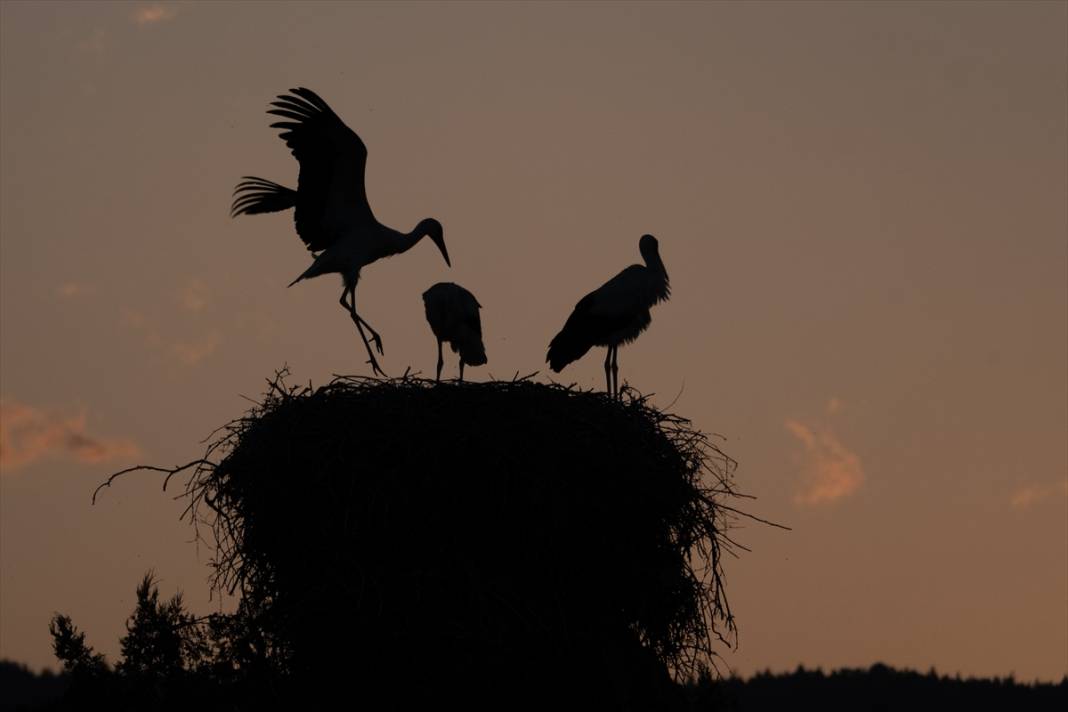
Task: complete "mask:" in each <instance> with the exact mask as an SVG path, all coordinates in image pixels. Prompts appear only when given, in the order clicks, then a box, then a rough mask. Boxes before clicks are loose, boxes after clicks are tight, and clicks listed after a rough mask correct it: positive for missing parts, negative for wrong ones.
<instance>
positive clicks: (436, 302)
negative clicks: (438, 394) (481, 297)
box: [423, 282, 486, 381]
mask: <svg viewBox="0 0 1068 712" xmlns="http://www.w3.org/2000/svg"><path fill="white" fill-rule="evenodd" d="M423 305H424V306H425V307H426V320H427V321H428V322H430V330H431V331H433V332H434V336H435V337H437V340H438V372H437V375H436V376H435V377H434V380H435V381H440V380H441V366H442V364H444V363H445V361H444V359H443V358H442V357H441V343H442V342H443V341H448V342H449V345H450V346H452V352H453V353H459V354H460V380H461V381H462V380H464V364H467V365H469V366H481V365H482V364H484V363H486V347H485V346H483V344H482V321H481V320H480V319H479V316H478V310H479V309H481V308H482V305H481V304H479V303H478V300H477V299H475V295H474V294H471V292H469V291H467V290H466V289H464V288H463V287H461V286H460V285H458V284H453V283H452V282H438V283H437V284H435V285H434V286H433V287H431V288H430V289H428V290H426V291H425V292H423Z"/></svg>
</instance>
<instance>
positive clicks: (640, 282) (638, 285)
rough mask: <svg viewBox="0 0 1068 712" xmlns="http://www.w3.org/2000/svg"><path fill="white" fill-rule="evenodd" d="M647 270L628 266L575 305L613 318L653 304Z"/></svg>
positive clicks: (592, 314)
mask: <svg viewBox="0 0 1068 712" xmlns="http://www.w3.org/2000/svg"><path fill="white" fill-rule="evenodd" d="M656 301H657V300H656V297H655V295H654V294H653V285H652V284H651V280H650V275H649V270H648V269H647V268H646V267H644V266H642V265H631V266H630V267H627V268H626V269H625V270H623V271H622V272H620V273H619V274H617V275H616V276H615V277H613V278H612V279H610V280H608V281H607V282H605V283H604V284H602V285H601V286H600V287H598V288H597V289H595V290H594V291H592V292H590V293H589V294H587V295H586V296H585V297H583V298H582V300H581V301H580V302H579V303H578V304H577V305H576V310H578V309H579V308H582V309H583V310H585V311H586V312H587V313H588V314H589V315H590V316H594V317H601V318H607V319H610V320H611V319H613V318H615V317H623V318H630V317H632V316H633V315H635V314H637V313H638V312H640V311H642V310H645V309H648V308H649V307H651V306H653V305H654V304H656Z"/></svg>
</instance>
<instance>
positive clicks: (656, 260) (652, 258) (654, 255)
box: [642, 251, 667, 278]
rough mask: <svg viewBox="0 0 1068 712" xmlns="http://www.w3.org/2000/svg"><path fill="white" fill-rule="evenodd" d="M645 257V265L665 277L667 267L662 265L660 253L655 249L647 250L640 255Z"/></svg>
mask: <svg viewBox="0 0 1068 712" xmlns="http://www.w3.org/2000/svg"><path fill="white" fill-rule="evenodd" d="M642 257H643V258H645V266H646V267H648V268H649V269H651V270H653V271H654V272H658V273H660V274H662V275H664V277H665V278H667V268H666V267H664V261H663V260H661V259H660V253H659V252H656V251H649V252H647V253H645V254H643V255H642Z"/></svg>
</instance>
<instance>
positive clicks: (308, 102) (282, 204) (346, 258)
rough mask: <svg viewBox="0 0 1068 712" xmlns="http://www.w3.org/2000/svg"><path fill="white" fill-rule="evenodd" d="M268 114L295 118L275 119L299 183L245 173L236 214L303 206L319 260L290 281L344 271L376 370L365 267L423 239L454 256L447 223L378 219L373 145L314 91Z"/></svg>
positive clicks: (299, 212) (304, 236) (301, 214)
mask: <svg viewBox="0 0 1068 712" xmlns="http://www.w3.org/2000/svg"><path fill="white" fill-rule="evenodd" d="M271 106H272V107H274V108H272V109H269V110H268V111H267V113H268V114H274V115H276V116H281V117H283V118H285V119H288V121H280V122H277V123H274V124H271V127H272V128H277V129H281V133H280V134H279V136H280V138H282V139H283V140H284V141H285V142H286V145H287V146H289V148H290V150H291V151H292V153H293V156H294V157H295V158H296V159H297V161H298V163H299V164H300V176H299V178H298V179H297V189H296V190H293V189H291V188H287V187H285V186H283V185H280V184H278V183H275V182H273V181H269V180H266V179H264V178H256V177H254V176H246V177H245V178H244V179H243V180H242V181H241V182H240V183H238V184H237V188H236V189H235V190H234V202H233V205H232V206H231V215H233V216H237V215H256V214H259V213H273V212H278V211H281V210H288V209H289V208H296V210H295V213H294V220H295V222H296V227H297V234H298V235H299V236H300V239H301V240H302V241H303V242H304V244H305V245H306V246H307V248H308V250H309V251H310V252H311V253H312V254H313V255H314V256H315V260H314V262H312V264H311V266H310V267H309V268H308V269H306V270H305V271H304V272H303V273H302V274H301V275H300V276H299V277H297V278H296V279H295V280H293V281H292V282H291V283H290V285H289V286H293V285H294V284H296V283H297V282H299V281H301V280H304V279H311V278H312V277H318V276H319V275H323V274H331V273H338V274H340V275H341V280H342V284H343V289H342V291H341V299H340V300H339V302H340V304H341V306H342V307H343V308H344V309H345V310H346V311H347V312H348V313H349V316H350V317H351V318H352V321H353V323H354V324H355V325H356V329H357V331H359V333H360V338H361V339H363V344H364V347H366V349H367V355H368V357H369V363H370V364H371V368H372V369H373V371H374V372H375V373H376V374H382V375H385V374H384V373H383V371H382V369H381V368H379V366H378V361H377V360H376V359H375V355H374V352H373V351H372V350H371V345H370V343H368V341H367V335H366V334H365V333H364V327H366V328H367V329H368V330H369V331H370V332H371V341H372V342H373V343H374V344H375V347H376V348H377V349H378V353H379V354H381V353H382V352H383V351H382V339H381V337H380V336H379V334H378V332H376V331H375V330H374V329H373V328H371V325H370V324H368V323H367V322H366V321H365V320H364V319H363V317H361V316H360V315H359V314H358V313H357V312H356V285H357V283H358V282H359V280H360V270H361V269H363V267H364V266H366V265H368V264H371V263H372V262H375V261H376V260H380V259H382V258H383V257H389V256H391V255H397V254H400V253H402V252H406V251H408V250H410V249H411V248H412V247H414V246H415V245H416V244H417V243H418V242H419V241H420V240H421V239H423V238H424V237H429V238H430V239H431V240H433V242H434V244H435V245H437V247H438V249H439V250H440V251H441V256H442V257H444V258H445V263H446V264H449V265H450V266H451V263H450V262H449V253H448V251H447V250H446V249H445V235H444V230H443V229H442V227H441V223H439V222H438V221H437V220H434V219H433V218H425V219H424V220H422V221H420V222H419V224H418V225H417V226H416V227H415V229H414V230H412V231H411V232H408V233H401V232H399V231H397V230H394V229H393V228H390V227H387V226H385V225H383V224H381V223H380V222H378V220H377V219H376V218H375V216H374V213H373V212H371V206H370V204H369V203H368V202H367V190H366V186H365V184H364V172H365V169H366V165H367V148H366V146H364V143H363V141H362V140H360V137H359V136H357V135H356V133H355V132H354V131H353V130H352V129H350V128H349V127H348V126H346V125H345V124H344V122H342V121H341V119H340V118H339V117H338V115H337V114H335V113H334V112H333V110H332V109H331V108H330V106H329V105H327V103H326V102H325V101H323V100H322V99H321V98H320V97H319V96H318V95H317V94H316V93H315V92H313V91H311V90H310V89H305V88H303V87H299V88H296V89H290V90H289V94H281V95H279V96H278V98H277V100H275V101H273V102H271Z"/></svg>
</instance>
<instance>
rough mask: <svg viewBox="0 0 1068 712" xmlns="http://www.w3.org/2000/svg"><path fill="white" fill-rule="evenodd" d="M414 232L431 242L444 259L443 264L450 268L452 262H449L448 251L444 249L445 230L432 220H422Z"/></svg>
mask: <svg viewBox="0 0 1068 712" xmlns="http://www.w3.org/2000/svg"><path fill="white" fill-rule="evenodd" d="M415 231H416V232H417V233H418V234H419V235H424V236H426V237H429V238H430V239H431V240H433V241H434V244H435V245H437V246H438V249H439V250H441V256H442V257H444V258H445V264H447V265H448V266H449V267H452V262H450V261H449V251H448V250H447V249H445V228H443V227H442V226H441V223H439V222H438V221H437V220H435V219H434V218H424V219H423V220H422V221H420V223H419V225H418V226H417V227H416V228H415Z"/></svg>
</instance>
